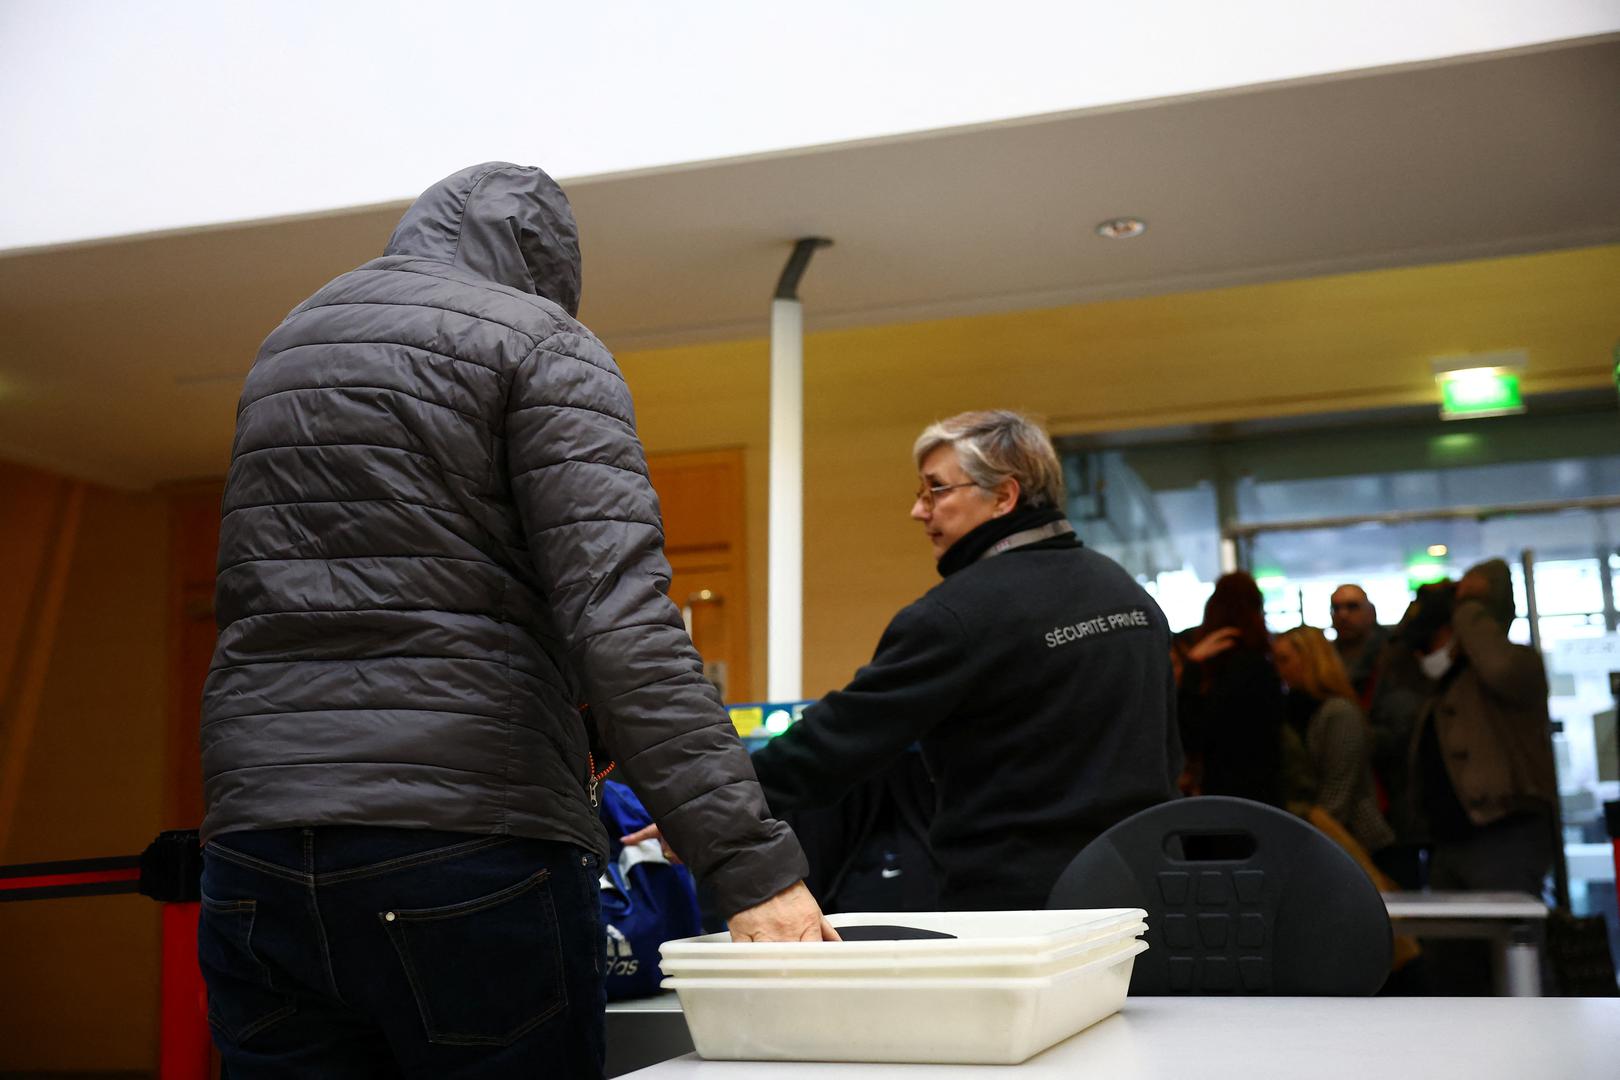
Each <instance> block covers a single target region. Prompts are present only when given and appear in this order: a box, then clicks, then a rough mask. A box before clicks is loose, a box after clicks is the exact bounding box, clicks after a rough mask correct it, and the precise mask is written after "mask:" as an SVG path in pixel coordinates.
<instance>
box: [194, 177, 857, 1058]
mask: <svg viewBox="0 0 1620 1080" xmlns="http://www.w3.org/2000/svg"><path fill="white" fill-rule="evenodd" d="M579 293H580V261H579V249H578V242H577V237H576V232H575V226H574V221H573V216H572V213H571V211H570V209H569V207H568V203H567V200H566V199H565V198H564V196H563V193H562V191H561V190H560V189H559V188H558V187H557V186H556V184H555V183H553V182H552V180H551V179H550V178H549V177H548V176H546V175H545V173H543V172H541V171H540V170H538V169H532V168H520V167H518V166H514V165H508V164H504V163H492V164H486V165H479V166H475V167H473V168H470V169H467V170H464V171H462V172H460V173H457V174H456V175H454V176H451V177H449V178H448V179H446V180H444V181H442V182H441V183H439V184H436V185H434V186H433V187H431V188H429V189H428V190H427V191H426V192H424V193H423V195H422V196H421V197H420V198H419V199H418V200H417V201H416V202H415V204H414V205H412V207H411V208H410V209H409V210H408V211H407V212H406V214H405V216H404V218H403V219H402V220H401V221H400V223H399V226H398V228H397V229H396V230H395V232H394V235H393V237H392V238H391V239H390V240H389V243H388V247H387V250H386V253H385V254H384V256H383V257H382V258H379V259H375V260H373V261H371V262H369V263H367V264H365V265H364V266H362V267H360V268H358V269H356V270H354V271H351V272H349V273H347V274H344V275H342V276H341V277H338V278H337V279H335V280H334V281H332V282H331V283H329V284H328V285H326V286H325V287H323V288H322V289H320V290H319V291H318V292H317V293H316V294H315V295H314V296H312V297H310V298H309V299H308V300H306V301H305V302H304V303H302V304H300V305H299V306H298V307H297V308H295V309H294V310H293V312H292V313H291V314H290V315H288V316H287V318H286V320H285V321H284V322H283V323H282V324H281V326H280V327H278V328H277V329H276V330H275V332H274V333H272V334H271V335H270V337H269V338H268V339H267V340H266V341H265V343H264V345H263V347H262V348H261V350H260V352H259V356H258V358H257V360H256V361H255V363H254V366H253V369H252V371H251V373H250V374H249V375H248V378H247V382H246V385H245V386H244V388H243V392H242V399H241V404H240V407H239V409H238V414H237V427H236V439H235V443H234V445H233V447H232V458H231V467H230V473H229V476H228V479H227V482H226V487H225V498H224V507H223V520H222V524H221V528H220V547H219V576H218V583H217V593H216V614H217V618H218V622H219V631H220V633H219V642H218V646H217V648H216V652H215V656H214V661H213V665H212V668H211V670H210V673H209V678H208V682H207V686H206V690H205V693H204V703H203V729H202V753H203V768H204V775H205V787H206V801H207V814H206V818H205V820H204V823H203V835H204V838H205V840H206V841H207V848H206V851H205V870H204V878H203V892H204V901H203V919H202V926H201V931H200V935H199V949H200V956H201V961H202V965H203V970H204V974H205V975H206V977H207V979H208V983H209V1000H210V1019H211V1021H212V1023H213V1026H214V1031H215V1036H216V1041H217V1042H218V1045H219V1047H220V1050H221V1052H222V1054H223V1055H224V1058H225V1060H226V1063H227V1066H228V1069H229V1071H230V1073H231V1075H232V1076H233V1077H248V1076H272V1075H274V1076H281V1075H286V1076H313V1075H321V1076H342V1075H349V1074H351V1073H352V1074H354V1075H373V1074H374V1073H376V1072H379V1071H380V1072H392V1071H403V1074H404V1075H420V1076H429V1077H442V1076H450V1075H456V1076H486V1075H487V1076H494V1075H503V1076H504V1075H540V1074H541V1073H544V1074H545V1075H566V1076H570V1077H573V1076H593V1075H599V1074H600V1072H601V1067H602V1065H601V1062H602V1050H603V1046H602V1015H601V1013H602V1007H603V1006H602V987H601V963H600V951H601V947H602V940H603V938H602V932H601V929H600V927H599V925H598V923H597V906H596V897H597V889H598V884H597V879H598V876H599V873H600V861H601V859H602V858H603V856H604V853H605V850H606V844H605V837H604V835H603V833H602V829H601V826H600V825H599V824H598V822H597V818H596V814H595V812H594V811H593V808H592V803H593V802H594V789H595V784H596V782H597V779H598V777H599V776H600V774H601V773H602V772H603V771H604V769H605V767H606V763H605V762H603V761H601V760H600V759H593V757H592V755H591V753H590V742H589V736H588V733H587V727H586V724H585V722H584V721H583V720H582V716H581V708H582V706H585V705H589V706H590V710H591V713H592V714H593V715H594V720H595V724H596V726H597V728H598V729H599V732H600V735H601V737H602V739H603V740H604V741H605V743H606V745H607V747H609V748H611V751H612V753H613V755H614V756H615V757H616V759H617V761H618V770H619V771H618V777H620V778H623V779H624V780H626V781H628V782H629V784H630V785H631V786H632V787H633V788H634V789H635V790H636V791H637V793H638V794H639V795H640V796H641V798H642V800H643V801H644V802H645V804H646V805H647V807H648V808H649V810H651V811H652V812H653V813H654V814H656V815H657V816H658V817H659V819H660V820H662V821H663V822H664V825H665V827H666V829H667V831H668V833H669V836H670V838H671V841H672V842H673V843H674V844H675V845H676V846H677V847H678V848H679V849H680V850H681V851H682V853H683V854H684V855H685V856H686V858H687V860H688V862H690V863H691V864H692V866H693V869H694V870H695V871H696V873H697V874H698V875H699V876H700V877H702V878H703V879H705V880H706V882H707V884H708V886H709V888H710V889H711V891H712V893H713V895H714V896H715V897H716V898H717V900H718V903H719V905H720V907H721V908H722V911H723V913H724V914H726V915H728V916H730V918H731V929H732V933H733V935H734V936H736V937H738V938H744V939H747V938H757V939H761V940H781V939H790V940H796V939H799V938H803V937H815V938H819V937H821V936H822V934H823V933H824V932H830V931H828V930H826V928H825V924H824V922H823V921H822V920H821V919H820V912H819V911H818V910H817V908H816V906H815V903H814V901H813V900H812V899H811V898H810V896H809V893H808V892H807V890H805V888H804V886H803V884H802V883H801V882H800V879H801V878H802V877H803V875H804V869H805V867H804V860H803V855H802V854H801V852H800V850H799V846H798V843H797V841H796V840H795V839H794V837H793V835H792V833H791V832H790V831H789V830H788V829H787V828H786V826H784V825H783V824H781V823H780V822H777V821H775V820H773V819H772V818H771V817H770V814H769V811H768V809H767V808H766V806H765V803H764V800H763V798H762V796H761V792H760V789H759V785H758V784H757V782H756V781H755V779H754V774H753V771H752V770H751V768H750V767H749V761H748V757H747V755H746V753H745V752H744V751H743V749H742V747H741V745H740V743H739V742H738V740H737V738H736V736H735V733H734V731H733V730H732V728H731V726H730V724H729V722H728V721H727V718H726V714H725V712H724V710H723V709H722V708H721V705H720V702H719V699H718V697H717V695H716V694H715V691H714V689H713V688H712V687H711V686H710V685H709V684H708V683H707V682H706V681H705V680H704V679H703V676H702V670H701V665H700V662H699V659H698V657H697V654H696V653H695V651H694V650H693V648H692V645H691V642H690V640H689V639H688V637H687V635H686V634H685V632H684V629H683V627H682V623H681V617H680V615H679V613H678V612H677V610H676V608H675V607H674V605H673V604H671V603H670V601H669V600H668V599H667V598H666V596H665V595H664V593H665V589H666V588H667V585H668V580H669V567H668V564H667V563H666V562H665V559H664V556H663V550H662V544H663V535H662V528H661V525H660V519H659V513H658V503H657V499H656V497H655V495H654V494H653V490H652V488H651V486H650V485H649V483H648V481H647V469H646V462H645V459H644V456H643V453H642V449H641V445H640V442H639V440H638V439H637V436H636V430H635V424H634V418H633V415H632V411H631V402H630V395H629V391H628V389H627V388H626V386H625V384H624V380H623V378H622V377H621V376H620V374H619V371H618V368H617V366H616V365H615V364H614V362H613V358H612V357H611V356H610V355H609V354H608V352H607V350H606V349H604V348H603V347H602V345H601V344H600V343H599V342H598V341H597V340H596V338H595V337H593V336H592V335H591V333H590V331H588V330H587V329H585V327H583V326H582V325H580V324H579V323H578V322H576V321H575V319H574V314H575V312H576V310H577V308H578V303H579Z"/></svg>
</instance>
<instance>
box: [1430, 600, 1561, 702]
mask: <svg viewBox="0 0 1620 1080" xmlns="http://www.w3.org/2000/svg"><path fill="white" fill-rule="evenodd" d="M1451 628H1452V631H1453V632H1454V633H1455V634H1456V635H1457V640H1458V642H1459V643H1460V644H1461V646H1462V651H1463V653H1464V654H1465V655H1466V656H1467V657H1468V663H1469V664H1470V665H1471V666H1472V667H1473V669H1474V670H1475V671H1477V672H1478V673H1479V679H1480V681H1481V682H1482V683H1484V684H1485V688H1486V689H1487V690H1489V691H1490V692H1491V693H1492V694H1494V695H1496V696H1497V697H1499V698H1502V699H1503V700H1505V701H1510V702H1513V703H1515V704H1520V705H1529V704H1534V703H1536V702H1538V701H1540V702H1545V700H1546V698H1547V669H1546V668H1545V667H1544V666H1542V662H1541V655H1540V654H1539V653H1537V652H1536V651H1535V650H1534V649H1529V648H1526V647H1524V646H1523V645H1515V644H1513V643H1512V642H1511V641H1509V640H1508V639H1507V634H1506V633H1504V632H1503V630H1502V627H1501V625H1500V624H1499V623H1497V621H1496V620H1495V619H1493V618H1491V616H1490V613H1489V612H1487V611H1486V610H1485V605H1484V604H1482V603H1480V602H1479V601H1478V600H1465V601H1463V602H1462V603H1460V604H1458V605H1457V610H1456V611H1455V612H1453V613H1452V616H1451Z"/></svg>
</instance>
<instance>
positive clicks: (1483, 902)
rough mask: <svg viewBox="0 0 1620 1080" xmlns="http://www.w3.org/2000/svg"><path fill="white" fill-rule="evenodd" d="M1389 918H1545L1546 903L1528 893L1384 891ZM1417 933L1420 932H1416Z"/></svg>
mask: <svg viewBox="0 0 1620 1080" xmlns="http://www.w3.org/2000/svg"><path fill="white" fill-rule="evenodd" d="M1384 906H1385V907H1386V908H1388V909H1389V917H1390V918H1392V919H1545V918H1546V917H1547V905H1546V904H1543V903H1542V902H1541V901H1540V900H1538V899H1536V898H1535V897H1534V896H1531V895H1530V894H1529V893H1516V892H1500V893H1492V892H1387V893H1384ZM1419 933H1421V931H1419Z"/></svg>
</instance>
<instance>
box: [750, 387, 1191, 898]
mask: <svg viewBox="0 0 1620 1080" xmlns="http://www.w3.org/2000/svg"><path fill="white" fill-rule="evenodd" d="M914 456H915V458H916V462H917V471H918V475H919V477H920V479H921V484H922V486H921V489H920V491H919V492H918V495H917V499H916V501H915V502H914V503H913V505H912V511H911V516H912V517H913V518H914V519H916V520H917V521H918V522H919V523H920V524H921V525H922V526H923V528H924V531H925V532H926V534H927V536H928V539H929V542H930V544H931V545H932V547H933V550H934V557H935V558H936V559H937V560H938V563H939V572H940V575H941V576H942V577H943V578H944V580H943V581H941V582H940V583H939V584H938V585H936V586H935V587H934V588H932V589H930V590H929V591H928V593H927V594H926V595H924V596H923V597H922V598H921V599H919V600H917V601H916V602H915V603H913V604H911V605H910V606H908V607H906V608H904V609H903V610H901V611H900V613H899V614H897V615H896V616H895V617H894V619H893V620H892V621H891V622H890V623H889V626H888V629H886V630H885V631H884V632H883V637H882V640H881V641H879V642H878V647H877V653H876V655H874V656H873V658H872V661H871V663H870V664H868V665H867V666H865V667H863V668H862V669H861V670H860V671H859V672H857V673H856V675H855V678H854V680H853V681H852V682H851V683H850V684H849V685H848V686H846V687H845V688H844V689H843V690H840V691H837V692H835V693H831V694H828V695H827V696H826V697H824V698H823V699H821V700H820V701H819V702H817V703H816V704H814V705H812V706H810V707H809V708H808V709H806V710H805V713H804V717H803V719H801V720H800V721H799V722H798V723H797V724H795V725H794V726H793V727H792V728H789V729H788V731H787V732H786V733H785V734H783V735H781V736H778V737H777V738H776V739H774V740H772V742H771V743H770V744H769V745H767V746H766V747H765V748H764V749H762V750H760V751H759V752H758V753H756V754H755V755H754V767H755V769H756V771H757V772H758V774H759V777H760V782H761V783H762V784H763V785H764V787H765V794H766V797H767V798H768V799H769V800H770V804H771V807H772V808H773V809H775V810H776V811H777V812H779V813H781V812H786V811H788V810H793V809H797V808H800V807H804V806H815V805H822V804H826V803H828V802H830V801H832V800H834V799H836V798H837V797H838V796H839V795H841V794H842V793H843V792H844V791H845V790H847V788H848V787H849V785H850V784H852V783H853V782H855V781H856V780H858V779H859V778H861V777H863V776H866V775H870V774H872V773H874V772H876V771H877V770H878V769H879V768H881V767H882V766H883V765H884V764H885V763H887V762H888V761H889V760H891V759H892V758H894V757H895V755H897V754H899V753H901V752H902V751H903V750H904V749H905V748H906V747H907V746H909V745H910V744H911V743H913V742H918V743H920V746H921V749H922V755H923V760H924V762H925V763H926V764H927V766H928V769H929V771H930V773H931V774H932V775H933V777H934V781H935V784H936V785H937V787H938V810H937V813H936V814H935V817H934V819H933V823H932V826H931V829H930V835H929V840H930V843H931V845H932V847H933V849H934V856H935V858H936V859H937V860H938V863H939V866H940V869H941V871H942V873H943V877H944V880H943V885H942V892H941V903H942V904H943V906H945V907H946V908H950V909H957V910H973V909H1020V908H1023V909H1027V908H1040V907H1044V906H1045V905H1046V899H1047V894H1048V893H1049V892H1050V891H1051V888H1052V885H1053V884H1054V883H1055V882H1056V881H1057V878H1058V875H1059V874H1060V873H1062V871H1063V868H1064V867H1065V866H1066V865H1068V862H1069V860H1070V859H1072V858H1073V857H1074V856H1075V855H1076V854H1077V853H1078V852H1079V851H1080V849H1081V848H1082V847H1084V846H1085V845H1086V844H1087V843H1089V842H1090V841H1091V840H1093V839H1094V838H1096V836H1097V835H1098V834H1099V833H1101V832H1103V831H1104V830H1105V829H1107V828H1108V827H1109V826H1111V825H1114V824H1116V823H1117V822H1119V821H1121V820H1122V819H1124V818H1126V817H1129V816H1130V815H1131V814H1133V813H1135V812H1136V811H1138V810H1142V809H1145V808H1146V807H1148V806H1152V805H1154V804H1156V803H1160V802H1163V801H1165V800H1167V799H1172V798H1175V796H1176V777H1177V776H1178V775H1179V773H1180V771H1181V740H1180V735H1179V734H1178V731H1177V727H1176V722H1175V688H1174V682H1173V678H1172V675H1171V671H1170V631H1169V628H1168V627H1167V625H1166V623H1165V619H1164V615H1163V613H1161V612H1160V610H1159V607H1158V605H1157V604H1155V603H1154V602H1153V599H1152V597H1150V596H1148V594H1147V593H1146V592H1144V591H1143V590H1142V587H1141V586H1140V585H1138V584H1137V583H1136V581H1135V580H1133V579H1132V578H1131V576H1130V575H1129V574H1128V573H1126V572H1125V571H1124V570H1123V569H1122V568H1121V567H1120V566H1119V565H1118V564H1117V563H1115V562H1113V561H1112V560H1110V559H1109V558H1107V557H1106V556H1104V555H1100V554H1098V553H1097V552H1094V551H1092V550H1090V549H1088V548H1086V547H1084V546H1083V545H1082V544H1081V543H1080V542H1079V541H1078V540H1077V539H1076V537H1075V535H1074V530H1073V529H1072V528H1071V527H1070V526H1069V523H1068V522H1067V521H1066V520H1064V517H1063V511H1062V509H1061V507H1062V480H1061V477H1062V473H1061V471H1060V469H1059V466H1058V462H1057V457H1056V455H1055V454H1054V453H1053V450H1052V446H1051V443H1050V441H1049V440H1048V439H1047V437H1046V434H1045V432H1043V431H1041V430H1040V428H1039V427H1037V426H1036V425H1035V424H1033V423H1032V422H1031V421H1029V420H1028V419H1027V418H1025V417H1023V416H1020V415H1018V414H1017V413H1011V412H1003V411H993V412H976V413H965V414H963V415H961V416H957V417H953V418H952V419H950V420H946V421H942V422H941V423H939V424H935V425H933V426H932V427H930V428H928V429H927V430H926V431H924V432H923V434H922V436H921V437H920V438H919V439H918V440H917V444H916V446H915V447H914Z"/></svg>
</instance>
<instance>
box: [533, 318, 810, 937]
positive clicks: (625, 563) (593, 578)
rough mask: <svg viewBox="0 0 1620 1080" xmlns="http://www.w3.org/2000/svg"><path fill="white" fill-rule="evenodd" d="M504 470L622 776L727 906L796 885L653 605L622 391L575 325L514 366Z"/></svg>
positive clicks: (694, 676) (787, 835) (661, 590)
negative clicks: (516, 366) (574, 330)
mask: <svg viewBox="0 0 1620 1080" xmlns="http://www.w3.org/2000/svg"><path fill="white" fill-rule="evenodd" d="M505 419H506V433H505V434H506V465H507V470H508V473H509V477H510V483H511V487H512V495H513V499H514V501H515V503H516V506H517V510H518V514H519V517H520V518H521V520H522V524H523V530H524V534H525V537H526V539H527V542H528V544H529V549H530V551H529V553H530V557H531V559H532V561H533V565H534V570H535V573H536V575H537V580H538V584H539V587H540V589H541V591H542V593H543V595H544V596H545V597H546V599H547V600H548V602H549V606H550V608H551V611H552V613H553V617H554V618H555V620H556V627H555V629H556V632H557V633H558V634H559V635H560V636H561V638H562V639H563V641H564V643H565V644H566V647H567V650H568V656H569V659H570V662H571V666H572V668H573V671H574V673H575V676H576V677H577V678H578V679H579V682H580V685H581V688H582V690H583V693H584V696H585V700H586V701H587V702H588V703H589V704H590V705H591V709H592V713H593V715H594V716H595V718H596V722H597V725H598V727H599V729H600V732H601V734H602V737H603V739H604V740H605V741H606V743H607V745H608V747H609V748H610V749H611V750H612V751H613V753H614V755H615V758H616V760H617V761H618V763H619V768H620V771H621V773H622V775H623V778H624V779H625V780H626V782H627V783H629V785H630V786H631V788H632V789H633V790H634V791H635V792H636V794H637V795H639V796H640V797H641V800H642V802H643V803H644V804H645V806H646V807H647V810H648V812H649V813H650V814H651V815H652V816H653V818H654V820H656V821H657V822H658V823H659V825H660V827H661V828H662V829H663V831H664V834H665V836H666V837H667V839H668V841H669V843H670V846H672V847H673V848H675V849H676V850H677V851H679V852H680V854H681V856H682V857H683V858H684V859H685V860H686V861H687V862H688V863H689V864H690V865H691V867H692V869H693V871H694V872H695V873H696V874H697V875H698V877H700V878H701V879H703V880H704V882H705V883H706V884H707V885H708V887H709V888H710V889H711V890H712V891H713V893H714V896H715V898H716V901H717V902H718V904H719V906H720V908H721V910H722V912H723V913H724V914H725V915H727V916H730V915H732V914H735V913H736V912H737V911H740V910H742V909H743V908H745V907H749V906H752V905H754V904H757V903H759V902H761V901H763V900H766V899H768V898H769V897H771V896H773V895H775V894H776V893H778V892H780V891H781V890H783V889H785V888H787V887H788V886H790V885H792V884H793V883H794V882H796V881H798V880H800V879H801V878H803V877H804V874H805V870H806V867H805V861H804V855H803V853H802V852H801V851H800V849H799V844H798V841H797V840H796V839H795V838H794V836H793V833H792V831H791V830H790V829H789V828H788V827H787V826H786V825H785V824H783V823H782V822H779V821H775V820H773V819H772V818H771V817H770V814H769V811H768V810H767V809H766V806H765V799H764V796H763V795H762V793H761V792H760V788H759V784H758V782H757V781H756V780H755V778H754V772H753V769H752V768H751V767H750V765H749V760H748V754H747V752H746V751H745V750H744V749H743V747H742V743H741V742H740V741H739V740H738V738H737V734H736V731H735V729H734V728H733V727H732V726H731V723H730V720H729V718H728V717H727V715H726V712H725V710H724V709H723V708H722V707H721V703H720V699H719V695H718V694H716V692H715V690H714V687H713V686H711V685H710V684H709V682H708V681H707V680H706V679H705V678H704V677H703V669H702V661H701V660H700V659H699V657H698V655H697V652H696V650H695V649H693V647H692V642H691V639H690V638H688V637H687V634H686V630H685V627H684V625H683V623H682V621H681V617H680V613H679V612H678V611H677V610H676V607H675V605H674V604H673V603H672V602H671V601H670V600H669V598H668V596H667V595H666V592H667V590H668V588H669V575H670V570H669V564H668V562H667V561H666V560H665V558H664V550H663V545H664V537H663V526H662V523H661V520H660V517H659V512H658V499H657V496H656V495H655V494H654V493H653V489H652V485H651V484H650V483H649V482H648V479H647V464H646V458H645V455H644V454H643V452H642V448H641V441H640V439H639V438H638V437H637V435H636V429H635V419H634V414H633V412H632V410H631V402H630V391H629V388H628V387H627V386H626V385H625V382H624V379H623V377H622V376H621V375H620V374H619V370H618V366H617V365H616V364H615V363H614V361H613V358H612V356H610V355H609V354H608V352H607V350H606V349H604V348H602V346H601V345H600V344H599V343H598V342H596V340H595V339H594V338H592V337H590V336H589V335H588V334H579V333H572V334H558V335H555V336H553V337H551V338H549V339H547V340H546V341H544V342H541V343H540V344H539V345H537V346H536V347H535V349H534V350H533V351H532V352H531V353H530V354H529V355H528V356H527V357H526V358H525V359H524V360H523V362H522V363H521V364H520V365H519V366H518V368H517V369H516V371H515V372H514V376H513V383H512V385H511V388H510V391H509V393H508V396H507V413H506V418H505Z"/></svg>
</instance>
